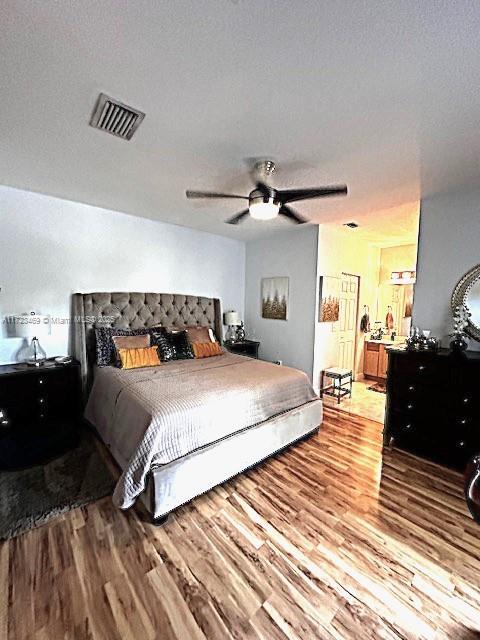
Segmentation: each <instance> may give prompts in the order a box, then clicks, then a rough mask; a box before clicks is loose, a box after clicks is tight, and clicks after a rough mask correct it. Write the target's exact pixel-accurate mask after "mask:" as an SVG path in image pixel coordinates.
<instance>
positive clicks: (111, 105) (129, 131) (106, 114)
mask: <svg viewBox="0 0 480 640" xmlns="http://www.w3.org/2000/svg"><path fill="white" fill-rule="evenodd" d="M144 117H145V114H144V113H142V112H141V111H138V109H133V107H129V106H127V105H126V104H123V103H122V102H119V101H118V100H114V99H113V98H109V97H108V96H106V95H105V94H104V93H101V94H100V95H99V96H98V100H97V104H96V105H95V110H94V112H93V114H92V119H91V120H90V125H91V126H92V127H95V129H101V130H102V131H106V132H107V133H111V134H112V135H114V136H117V137H118V138H123V139H124V140H130V138H131V137H132V136H133V134H134V133H135V131H136V130H137V129H138V127H139V125H140V123H141V122H142V120H143V119H144Z"/></svg>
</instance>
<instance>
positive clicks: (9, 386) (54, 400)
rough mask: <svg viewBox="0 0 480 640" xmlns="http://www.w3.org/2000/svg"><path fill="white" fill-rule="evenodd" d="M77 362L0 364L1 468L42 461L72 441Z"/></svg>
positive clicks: (76, 413) (77, 397) (76, 410)
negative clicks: (2, 416)
mask: <svg viewBox="0 0 480 640" xmlns="http://www.w3.org/2000/svg"><path fill="white" fill-rule="evenodd" d="M80 407H81V405H80V365H79V363H78V362H77V361H76V360H74V361H72V362H70V363H69V364H66V365H55V364H54V363H53V362H51V361H47V363H46V364H45V365H43V366H41V367H30V366H28V365H25V364H12V365H2V366H0V409H2V410H3V412H4V413H5V417H6V420H5V422H6V424H4V425H1V426H0V469H16V468H23V467H28V466H31V465H34V464H40V463H42V462H44V461H45V460H47V459H50V458H52V457H54V456H55V455H58V454H60V453H62V452H63V451H65V450H66V449H68V448H69V447H70V446H73V444H75V442H76V440H77V433H78V429H77V427H78V421H79V417H80Z"/></svg>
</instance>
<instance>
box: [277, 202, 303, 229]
mask: <svg viewBox="0 0 480 640" xmlns="http://www.w3.org/2000/svg"><path fill="white" fill-rule="evenodd" d="M278 215H280V216H285V217H286V218H288V219H289V220H292V221H293V222H296V224H304V223H305V222H308V220H305V218H302V217H301V216H299V215H298V213H295V211H294V210H293V209H291V208H290V207H287V205H286V204H284V205H282V206H281V207H280V209H279V211H278Z"/></svg>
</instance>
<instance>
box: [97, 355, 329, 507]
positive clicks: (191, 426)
mask: <svg viewBox="0 0 480 640" xmlns="http://www.w3.org/2000/svg"><path fill="white" fill-rule="evenodd" d="M316 397H317V396H316V395H315V393H314V391H313V389H312V386H311V384H310V382H309V380H308V377H307V376H306V375H305V374H304V373H303V372H301V371H298V370H296V369H291V368H289V367H280V366H277V365H273V364H271V363H267V362H263V361H261V360H253V359H251V358H246V357H244V356H239V355H235V354H230V353H225V354H223V355H221V356H216V357H212V358H204V359H199V360H180V361H174V362H169V363H164V364H162V365H160V366H158V367H150V368H143V369H134V370H122V369H117V368H115V367H102V368H97V369H96V371H95V377H94V384H93V387H92V391H91V393H90V397H89V400H88V403H87V407H86V411H85V417H86V418H87V420H89V421H90V422H91V423H92V424H93V425H94V426H95V427H96V429H97V430H98V432H99V433H100V435H101V437H102V439H103V440H104V442H105V444H106V445H107V446H108V447H109V448H110V450H111V452H112V454H113V456H114V457H115V459H116V460H117V462H118V463H119V464H120V466H121V467H122V469H123V473H122V475H121V477H120V479H119V481H118V484H117V486H116V488H115V492H114V502H115V504H116V505H117V506H119V507H120V508H123V509H125V508H128V507H130V506H131V505H132V504H133V503H134V502H135V500H136V498H137V497H138V495H139V494H140V493H141V492H142V491H143V490H144V488H145V482H146V477H147V474H148V472H149V470H150V469H151V468H152V466H155V465H160V464H167V463H169V462H172V461H173V460H176V459H178V458H181V457H182V456H185V455H187V454H189V453H191V452H193V451H196V450H197V449H199V448H201V447H204V446H206V445H208V444H211V443H213V442H216V441H218V440H221V439H222V438H225V437H227V436H229V435H232V434H233V433H236V432H238V431H241V430H242V429H245V428H248V427H250V426H253V425H256V424H259V423H261V422H263V421H265V420H268V419H269V418H271V417H273V416H275V415H278V414H281V413H283V412H285V411H289V410H290V409H294V408H296V407H299V406H301V405H303V404H305V403H307V402H309V401H311V400H314V399H315V398H316Z"/></svg>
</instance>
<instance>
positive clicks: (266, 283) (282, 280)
mask: <svg viewBox="0 0 480 640" xmlns="http://www.w3.org/2000/svg"><path fill="white" fill-rule="evenodd" d="M288 280H289V278H286V277H277V278H262V318H269V319H271V320H286V319H287V317H288Z"/></svg>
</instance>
